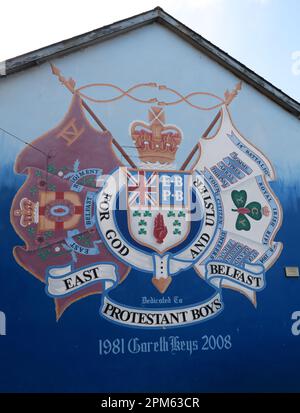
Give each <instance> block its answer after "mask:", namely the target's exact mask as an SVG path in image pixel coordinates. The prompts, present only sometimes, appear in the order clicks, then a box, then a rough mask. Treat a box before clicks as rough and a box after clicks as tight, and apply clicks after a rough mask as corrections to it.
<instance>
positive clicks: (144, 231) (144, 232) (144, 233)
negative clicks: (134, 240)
mask: <svg viewBox="0 0 300 413" xmlns="http://www.w3.org/2000/svg"><path fill="white" fill-rule="evenodd" d="M139 234H140V235H146V234H147V231H146V230H145V228H140V230H139Z"/></svg>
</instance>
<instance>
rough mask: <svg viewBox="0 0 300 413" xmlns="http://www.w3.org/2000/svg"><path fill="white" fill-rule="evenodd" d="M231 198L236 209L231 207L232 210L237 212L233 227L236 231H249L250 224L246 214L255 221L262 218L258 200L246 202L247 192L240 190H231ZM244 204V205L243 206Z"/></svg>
mask: <svg viewBox="0 0 300 413" xmlns="http://www.w3.org/2000/svg"><path fill="white" fill-rule="evenodd" d="M231 198H232V201H233V203H234V205H235V206H236V207H237V209H232V211H234V212H238V217H237V219H236V223H235V228H236V229H237V230H238V231H249V230H250V228H251V224H250V221H249V219H248V218H247V216H246V215H248V216H249V217H250V218H252V219H254V220H255V221H259V220H260V219H261V218H262V212H261V204H260V203H259V202H256V201H253V202H249V204H247V205H246V202H247V192H246V191H244V190H242V191H232V192H231ZM245 205H246V206H245Z"/></svg>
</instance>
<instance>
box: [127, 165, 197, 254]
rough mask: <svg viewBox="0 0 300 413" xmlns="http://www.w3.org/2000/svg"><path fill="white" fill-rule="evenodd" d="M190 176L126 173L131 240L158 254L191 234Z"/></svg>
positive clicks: (147, 171) (138, 171) (147, 172)
mask: <svg viewBox="0 0 300 413" xmlns="http://www.w3.org/2000/svg"><path fill="white" fill-rule="evenodd" d="M190 204H191V174H190V173H189V172H181V171H158V170H148V169H147V170H138V169H127V220H128V228H129V231H130V234H131V236H132V238H134V239H135V240H136V241H137V242H138V243H139V244H141V245H145V246H147V247H149V248H151V249H153V250H154V251H156V252H158V253H160V254H161V253H163V252H165V251H167V250H169V249H171V248H173V247H175V246H176V245H178V244H180V243H182V242H183V241H184V240H185V238H186V237H187V236H188V234H189V232H190V225H191V224H190V221H191V220H190Z"/></svg>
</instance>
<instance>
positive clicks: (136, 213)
mask: <svg viewBox="0 0 300 413" xmlns="http://www.w3.org/2000/svg"><path fill="white" fill-rule="evenodd" d="M132 215H133V216H134V217H140V216H141V213H140V212H139V211H137V210H135V211H134V212H133V214H132Z"/></svg>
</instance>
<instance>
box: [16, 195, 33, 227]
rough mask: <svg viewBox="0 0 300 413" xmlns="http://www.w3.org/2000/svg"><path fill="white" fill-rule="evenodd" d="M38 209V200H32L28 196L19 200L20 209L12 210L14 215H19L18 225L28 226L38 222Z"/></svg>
mask: <svg viewBox="0 0 300 413" xmlns="http://www.w3.org/2000/svg"><path fill="white" fill-rule="evenodd" d="M38 209H39V203H38V202H33V201H31V200H30V199H28V198H22V199H21V201H20V209H15V210H14V216H15V217H20V225H21V226H22V227H28V226H29V225H31V224H34V223H37V222H38Z"/></svg>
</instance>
